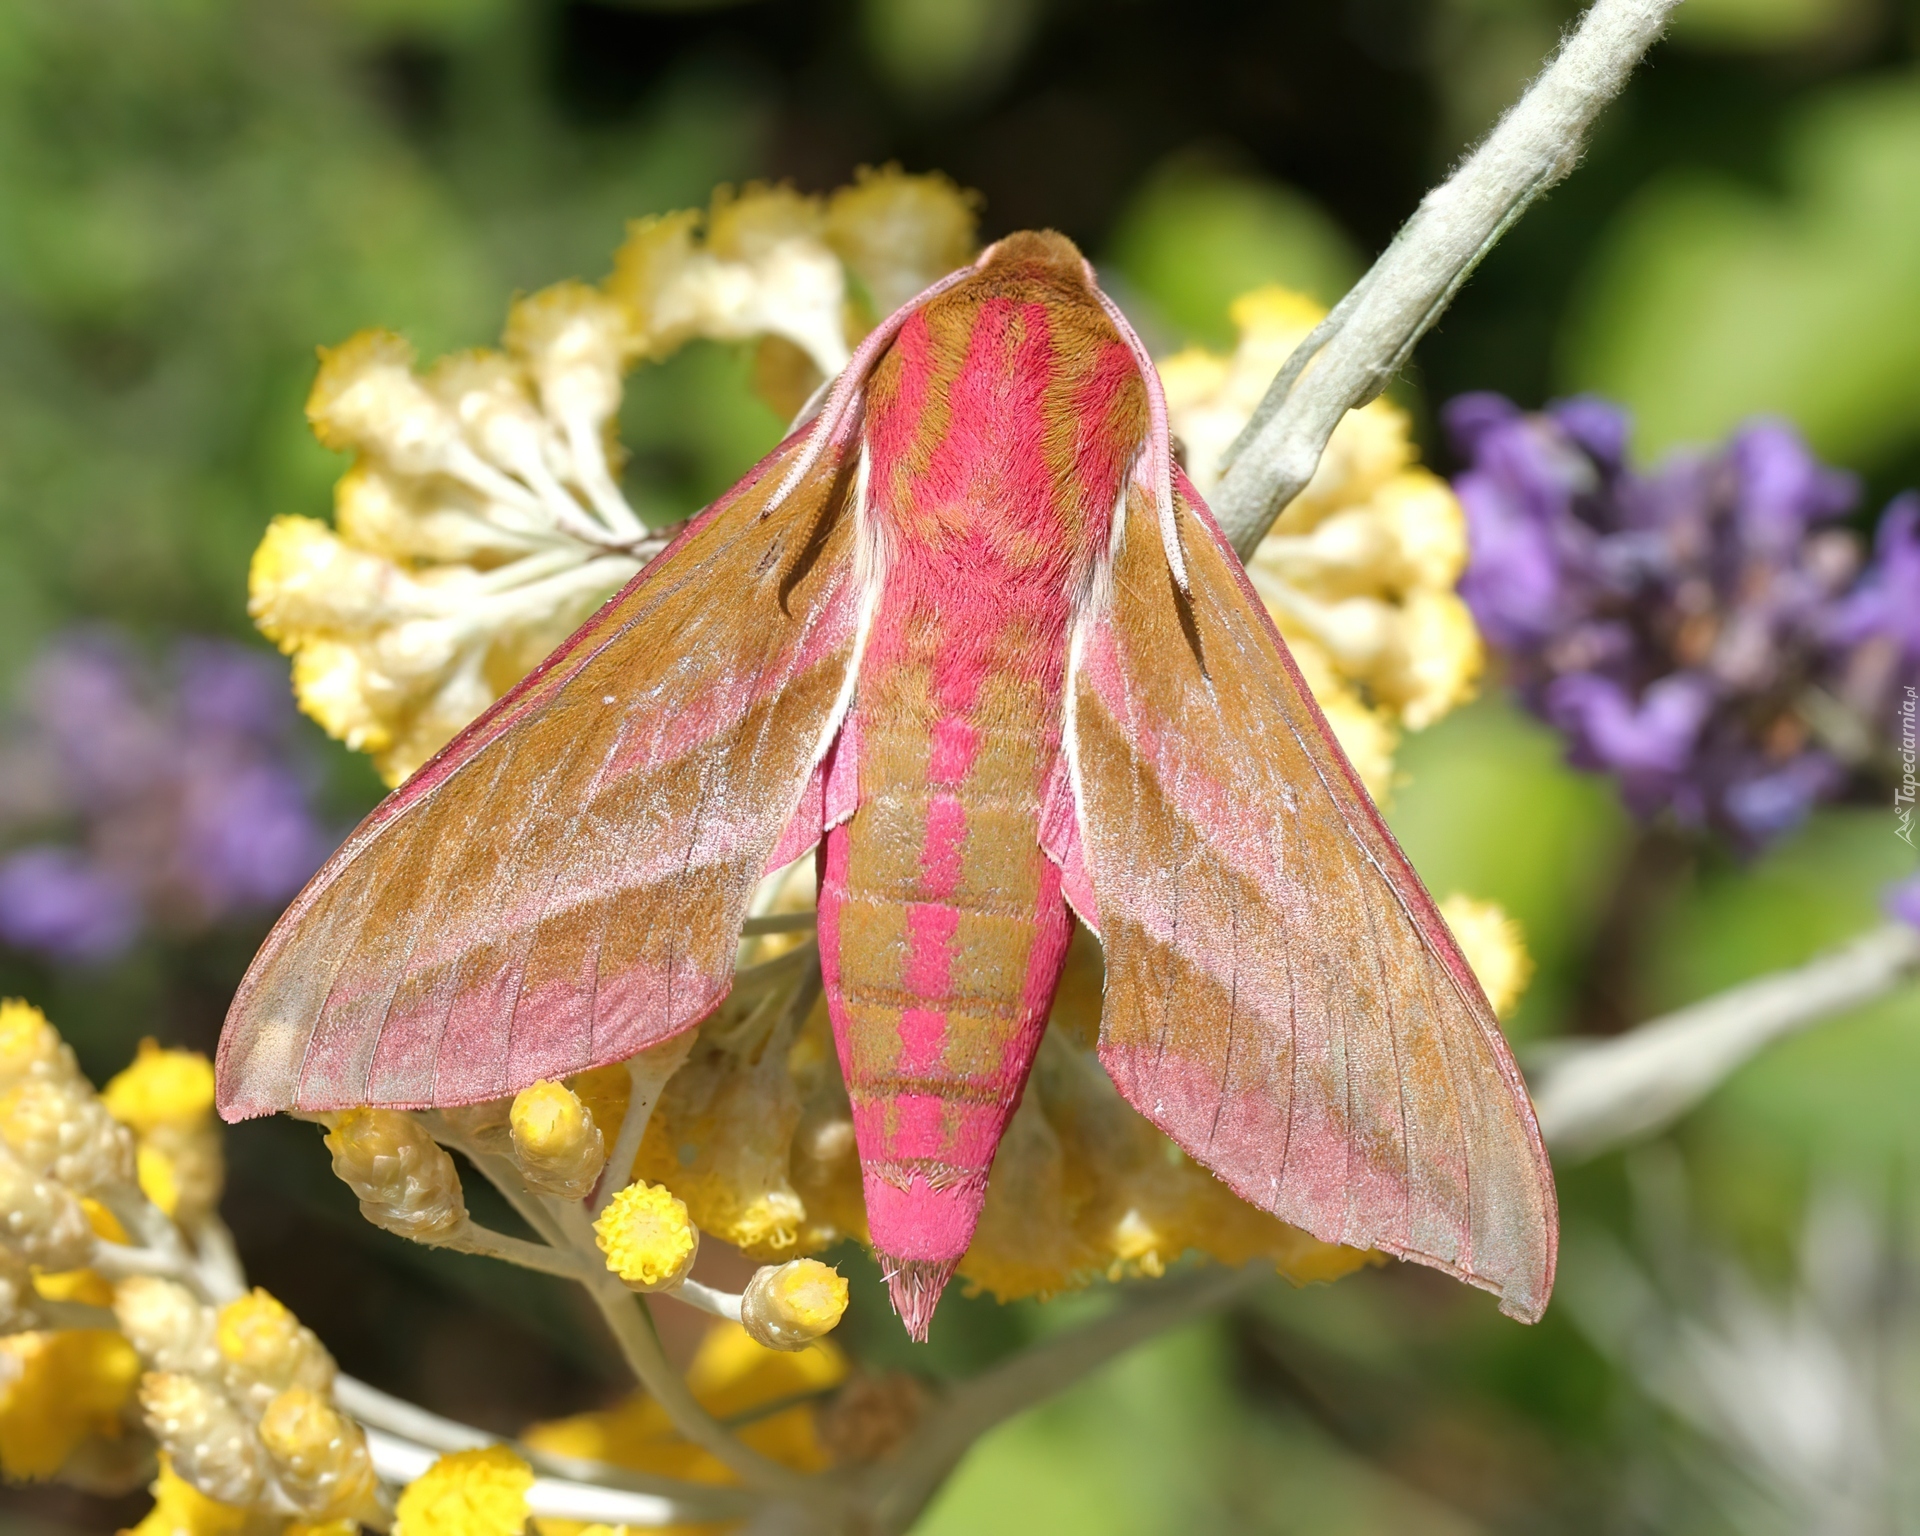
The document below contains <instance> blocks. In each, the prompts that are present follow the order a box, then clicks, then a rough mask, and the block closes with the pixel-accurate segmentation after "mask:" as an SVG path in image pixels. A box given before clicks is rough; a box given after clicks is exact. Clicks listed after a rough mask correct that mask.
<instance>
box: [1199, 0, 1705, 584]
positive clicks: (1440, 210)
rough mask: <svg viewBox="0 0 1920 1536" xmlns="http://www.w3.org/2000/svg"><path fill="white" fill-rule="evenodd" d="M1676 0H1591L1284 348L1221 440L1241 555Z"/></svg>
mask: <svg viewBox="0 0 1920 1536" xmlns="http://www.w3.org/2000/svg"><path fill="white" fill-rule="evenodd" d="M1678 3H1679V0H1594V4H1593V6H1592V7H1591V9H1589V10H1588V12H1587V14H1586V15H1585V17H1584V18H1582V20H1581V22H1580V25H1579V27H1578V28H1577V29H1576V30H1575V31H1574V33H1573V34H1572V35H1571V36H1570V37H1569V38H1568V39H1567V40H1566V42H1565V44H1564V45H1563V46H1562V48H1561V49H1560V51H1559V53H1558V54H1557V55H1556V56H1555V58H1554V59H1553V61H1552V62H1551V63H1550V64H1549V65H1548V66H1547V67H1546V69H1545V70H1544V71H1543V72H1542V73H1541V75H1540V77H1539V78H1538V79H1537V80H1536V81H1535V82H1534V83H1533V85H1532V87H1531V88H1530V89H1529V90H1528V91H1527V93H1526V95H1524V96H1523V97H1521V99H1520V100H1519V102H1517V103H1516V104H1515V105H1514V106H1513V107H1512V108H1511V109H1510V110H1509V111H1508V112H1507V115H1506V116H1505V117H1503V118H1502V119H1501V120H1500V122H1499V123H1498V124H1497V125H1496V126H1495V127H1494V130H1493V132H1492V133H1491V134H1489V135H1488V136H1487V139H1486V142H1485V143H1483V144H1482V145H1481V146H1480V148H1479V149H1477V150H1475V151H1474V153H1473V154H1472V155H1471V156H1469V157H1468V159H1467V161H1466V163H1465V164H1463V165H1462V166H1461V167H1460V169H1459V170H1458V171H1456V172H1455V173H1454V174H1453V175H1452V176H1451V177H1449V178H1448V179H1447V180H1446V181H1445V182H1443V183H1442V184H1441V185H1439V186H1438V187H1435V188H1434V189H1433V190H1432V191H1431V192H1429V193H1428V194H1427V195H1426V196H1425V197H1424V198H1423V199H1421V202H1420V206H1419V208H1418V209H1417V210H1415V212H1414V215H1413V217H1412V218H1410V219H1408V220H1407V222H1406V223H1405V224H1404V225H1403V226H1401V229H1400V232H1399V234H1397V235H1396V236H1395V237H1394V240H1393V243H1392V244H1391V245H1390V246H1388V247H1387V249H1386V251H1385V252H1384V253H1383V254H1382V255H1381V257H1380V259H1379V260H1378V261H1376V262H1375V263H1374V264H1373V267H1372V269H1371V270H1370V271H1368V273H1367V275H1366V276H1365V277H1363V278H1361V279H1360V281H1359V283H1357V284H1356V285H1355V286H1354V288H1353V290H1352V292H1350V293H1348V294H1347V296H1346V297H1345V298H1344V299H1342V300H1341V301H1340V303H1339V304H1338V305H1337V306H1335V308H1334V311H1333V313H1332V314H1330V315H1328V316H1327V318H1326V319H1325V320H1324V321H1322V322H1321V323H1320V325H1319V326H1318V327H1316V328H1315V330H1314V331H1313V333H1312V335H1310V336H1308V337H1307V339H1306V340H1305V341H1303V342H1302V343H1301V344H1300V346H1299V348H1298V349H1297V350H1296V351H1295V352H1294V354H1293V356H1292V357H1290V358H1288V359H1287V362H1286V365H1285V366H1284V367H1283V368H1282V369H1281V370H1280V373H1279V375H1278V376H1277V377H1276V378H1275V379H1274V381H1273V384H1272V386H1271V387H1270V388H1269V389H1268V391H1267V395H1266V398H1265V399H1263V400H1262V401H1261V402H1260V407H1259V409H1258V410H1256V411H1255V412H1254V414H1253V419H1252V420H1251V421H1250V422H1248V423H1247V428H1246V430H1245V431H1244V432H1242V433H1241V434H1240V437H1239V439H1238V440H1237V441H1236V442H1235V443H1234V445H1233V446H1232V447H1231V448H1229V449H1228V450H1227V466H1226V474H1225V476H1224V478H1223V479H1222V480H1221V482H1220V485H1219V488H1218V489H1217V490H1216V492H1215V494H1214V495H1213V497H1212V498H1211V499H1212V503H1213V512H1214V515H1215V516H1216V517H1217V518H1218V519H1219V521H1220V526H1221V528H1222V530H1223V531H1224V532H1225V533H1226V535H1227V537H1228V539H1230V540H1231V541H1232V543H1233V547H1234V548H1235V549H1237V550H1238V551H1239V552H1240V556H1241V558H1242V559H1245V558H1246V557H1247V556H1248V555H1250V554H1251V553H1252V552H1253V548H1254V546H1255V545H1256V544H1258V543H1259V542H1260V538H1261V536H1262V535H1263V534H1264V533H1265V532H1266V531H1267V529H1268V528H1269V527H1271V526H1272V525H1273V520H1274V519H1275V518H1276V517H1278V516H1279V515H1280V513H1281V511H1282V510H1283V509H1284V508H1285V507H1286V505H1287V503H1288V502H1290V501H1291V500H1293V498H1294V497H1295V496H1297V495H1299V493H1300V492H1301V490H1302V489H1303V488H1304V487H1305V486H1306V484H1307V482H1308V481H1309V480H1310V479H1312V478H1313V471H1314V468H1315V467H1316V466H1317V465H1318V464H1319V462H1320V453H1321V450H1322V449H1324V448H1325V447H1326V445H1327V439H1328V438H1329V437H1331V436H1332V435H1333V429H1334V428H1335V427H1336V426H1337V425H1339V422H1340V418H1341V417H1342V416H1344V415H1346V413H1347V412H1348V411H1349V410H1351V409H1353V408H1354V407H1356V406H1360V405H1364V404H1366V402H1367V401H1369V400H1371V399H1373V398H1374V397H1375V396H1376V395H1378V394H1379V393H1380V391H1381V390H1383V389H1385V388H1386V386H1387V384H1388V382H1389V381H1390V380H1391V379H1392V378H1393V376H1394V375H1395V374H1396V373H1398V372H1399V371H1400V368H1401V365H1402V364H1404V363H1405V362H1406V360H1407V356H1408V354H1409V353H1410V352H1412V350H1413V346H1414V343H1415V342H1417V341H1418V340H1419V339H1420V337H1421V336H1422V335H1424V334H1425V332H1426V330H1427V328H1428V327H1429V326H1431V325H1432V324H1433V323H1434V321H1435V320H1437V319H1438V318H1439V317H1440V315H1441V313H1442V311H1444V310H1445V309H1446V307H1447V305H1448V304H1449V303H1451V302H1452V300H1453V296H1454V294H1455V293H1457V292H1458V291H1459V289H1460V285H1461V284H1462V283H1464V282H1465V281H1466V280H1467V276H1468V274H1470V273H1471V272H1472V271H1473V269H1474V267H1475V266H1477V265H1478V264H1479V262H1480V259H1481V258H1482V257H1483V256H1485V255H1486V253H1487V252H1488V251H1490V250H1491V249H1492V248H1493V246H1494V244H1495V243H1496V242H1497V241H1498V240H1499V239H1500V237H1501V236H1502V235H1503V234H1505V233H1506V231H1507V229H1508V227H1509V226H1510V225H1512V224H1513V222H1514V221H1515V220H1516V219H1518V218H1519V217H1520V215H1521V214H1522V213H1523V212H1525V211H1526V208H1527V205H1528V204H1529V203H1531V202H1532V201H1533V200H1534V199H1535V198H1536V197H1538V196H1539V195H1540V194H1541V193H1542V192H1544V191H1546V189H1547V188H1548V187H1551V186H1552V185H1553V184H1554V183H1555V182H1557V181H1559V180H1560V179H1561V178H1562V177H1563V176H1565V175H1566V174H1567V172H1569V171H1570V170H1572V169H1573V167H1574V164H1575V162H1576V161H1577V160H1578V159H1579V158H1580V153H1581V150H1582V148H1583V147H1584V146H1585V143H1586V137H1587V130H1588V129H1589V128H1590V127H1591V126H1592V124H1593V121H1594V119H1595V118H1596V117H1597V116H1598V115H1599V113H1600V110H1601V108H1603V107H1604V106H1605V105H1606V104H1607V103H1608V102H1609V101H1611V100H1612V99H1613V98H1614V96H1616V95H1617V94H1618V93H1619V91H1620V88H1621V86H1623V85H1624V84H1625V83H1626V80H1627V76H1628V75H1629V74H1630V73H1632V71H1633V67H1634V65H1636V64H1637V63H1639V61H1640V58H1641V56H1642V55H1643V54H1644V53H1645V52H1646V51H1647V49H1648V47H1649V46H1651V45H1652V43H1653V41H1654V39H1655V38H1657V37H1658V36H1659V35H1660V32H1661V30H1662V29H1663V28H1664V27H1665V26H1666V23H1667V17H1668V15H1669V13H1670V12H1671V11H1672V10H1673V8H1674V6H1675V5H1677V4H1678Z"/></svg>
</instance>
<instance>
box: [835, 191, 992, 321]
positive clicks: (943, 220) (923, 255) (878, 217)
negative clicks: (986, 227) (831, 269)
mask: <svg viewBox="0 0 1920 1536" xmlns="http://www.w3.org/2000/svg"><path fill="white" fill-rule="evenodd" d="M979 211H980V194H979V193H977V192H968V191H963V190H962V189H961V188H959V187H957V186H955V185H954V184H953V183H952V182H951V181H949V180H948V179H947V178H946V177H944V176H942V175H939V174H938V173H935V174H933V175H929V176H909V175H907V174H906V173H905V172H903V171H902V170H901V169H900V167H899V166H897V165H889V166H884V167H882V168H881V169H880V170H877V171H876V170H874V169H873V167H871V166H866V165H863V166H861V167H860V169H859V170H858V171H856V172H855V173H854V184H853V185H852V186H850V187H842V188H841V189H840V190H839V191H838V192H835V193H834V194H833V196H832V197H831V198H830V199H829V200H828V202H827V243H828V244H829V245H831V246H832V247H833V249H834V251H835V252H836V253H837V254H838V255H839V257H840V259H841V260H842V261H844V262H845V263H846V264H847V265H848V266H849V267H850V268H852V269H853V272H854V274H855V275H856V276H857V277H858V278H859V279H860V281H861V282H863V283H865V284H866V287H867V292H868V293H869V294H871V295H872V297H873V312H874V315H873V317H874V319H876V320H883V319H885V318H886V317H887V316H888V315H890V314H892V313H893V312H894V311H895V310H896V309H898V308H899V307H900V306H901V305H902V304H904V303H906V302H907V300H908V299H910V298H912V297H913V296H914V295H915V294H916V293H918V292H919V291H920V290H921V289H922V288H925V287H926V286H927V285H928V284H929V283H931V282H932V281H933V280H934V279H935V278H938V277H943V276H945V275H946V274H947V273H949V272H951V271H952V270H953V269H954V268H955V267H963V266H965V265H966V264H967V263H968V262H969V261H971V260H972V259H973V253H974V251H975V250H976V249H977V248H978V241H977V240H976V238H975V234H974V222H975V220H976V219H977V218H978V216H979Z"/></svg>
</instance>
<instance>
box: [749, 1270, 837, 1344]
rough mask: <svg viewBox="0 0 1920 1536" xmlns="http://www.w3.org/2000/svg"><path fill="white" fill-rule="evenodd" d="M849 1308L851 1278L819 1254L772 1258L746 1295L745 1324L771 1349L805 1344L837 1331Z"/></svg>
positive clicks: (755, 1273)
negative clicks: (784, 1260) (776, 1261)
mask: <svg viewBox="0 0 1920 1536" xmlns="http://www.w3.org/2000/svg"><path fill="white" fill-rule="evenodd" d="M846 1311H847V1282H846V1281H845V1280H844V1279H842V1278H841V1275H840V1272H839V1271H838V1270H837V1269H834V1268H833V1267H832V1266H830V1265H827V1264H822V1263H821V1262H820V1261H819V1260H818V1259H794V1260H792V1261H790V1262H789V1263H786V1264H767V1265H763V1266H762V1267H761V1268H759V1269H757V1270H755V1271H754V1275H753V1278H752V1279H751V1280H749V1281H748V1282H747V1289H746V1294H745V1295H743V1296H742V1297H741V1298H740V1326H741V1327H743V1328H745V1329H746V1330H747V1334H748V1336H749V1337H750V1338H752V1339H753V1340H754V1342H755V1343H758V1344H764V1345H766V1346H767V1348H768V1349H805V1348H806V1347H807V1345H809V1344H811V1343H812V1342H813V1341H814V1340H815V1339H817V1338H820V1337H822V1336H823V1335H825V1334H829V1333H831V1332H833V1330H834V1329H835V1328H836V1327H838V1326H839V1323H840V1319H841V1318H842V1317H844V1316H845V1315H846Z"/></svg>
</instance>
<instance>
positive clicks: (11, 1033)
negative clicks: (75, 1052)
mask: <svg viewBox="0 0 1920 1536" xmlns="http://www.w3.org/2000/svg"><path fill="white" fill-rule="evenodd" d="M71 1060H72V1053H71V1052H70V1051H68V1050H67V1047H66V1045H65V1043H64V1042H62V1040H61V1039H60V1033H59V1031H58V1030H56V1029H55V1028H54V1027H53V1026H52V1025H51V1024H49V1023H48V1022H47V1016H46V1015H45V1014H44V1013H42V1012H41V1011H40V1010H39V1009H38V1008H36V1007H34V1006H33V1004H32V1003H27V1002H22V1001H21V1000H20V999H19V998H17V997H9V998H6V999H5V1000H4V1001H0V1088H4V1087H6V1086H8V1085H10V1084H12V1083H14V1082H17V1081H18V1080H19V1079H21V1078H23V1077H27V1076H29V1075H44V1074H46V1073H49V1072H54V1071H58V1070H60V1069H61V1063H62V1062H63V1061H65V1062H70V1061H71ZM74 1070H76V1071H77V1070H78V1069H77V1068H75V1069H74Z"/></svg>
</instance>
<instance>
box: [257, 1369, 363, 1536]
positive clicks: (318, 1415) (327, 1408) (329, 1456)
mask: <svg viewBox="0 0 1920 1536" xmlns="http://www.w3.org/2000/svg"><path fill="white" fill-rule="evenodd" d="M260 1443H261V1444H262V1445H263V1446H265V1447H266V1452H267V1456H268V1458H269V1459H270V1460H271V1461H272V1463H273V1472H274V1481H275V1482H276V1483H277V1484H278V1485H279V1488H280V1491H281V1492H282V1493H284V1494H285V1495H286V1496H287V1499H288V1501H289V1502H290V1503H292V1504H293V1505H294V1507H295V1508H297V1509H298V1510H299V1511H300V1512H301V1513H302V1514H304V1515H306V1516H307V1517H309V1518H310V1519H316V1520H326V1519H331V1518H333V1517H335V1516H338V1515H343V1514H347V1513H350V1512H352V1511H356V1510H360V1509H364V1508H366V1507H368V1505H369V1504H370V1502H371V1500H372V1497H373V1484H374V1476H373V1463H372V1461H371V1460H370V1459H369V1457H368V1455H367V1437H366V1435H365V1434H363V1433H362V1432H361V1429H360V1426H359V1425H358V1424H356V1423H354V1422H353V1420H351V1419H349V1418H346V1417H345V1416H344V1415H342V1414H341V1413H340V1412H339V1411H338V1410H337V1409H336V1408H335V1407H334V1406H333V1404H332V1403H331V1402H329V1401H328V1400H327V1399H326V1397H325V1396H323V1395H322V1394H321V1393H318V1392H315V1391H313V1390H312V1389H311V1388H308V1387H290V1388H288V1389H287V1390H286V1391H285V1392H282V1393H281V1394H280V1395H279V1396H278V1397H276V1398H274V1399H273V1401H272V1402H270V1403H268V1404H267V1409H266V1412H265V1413H263V1414H261V1415H260Z"/></svg>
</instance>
